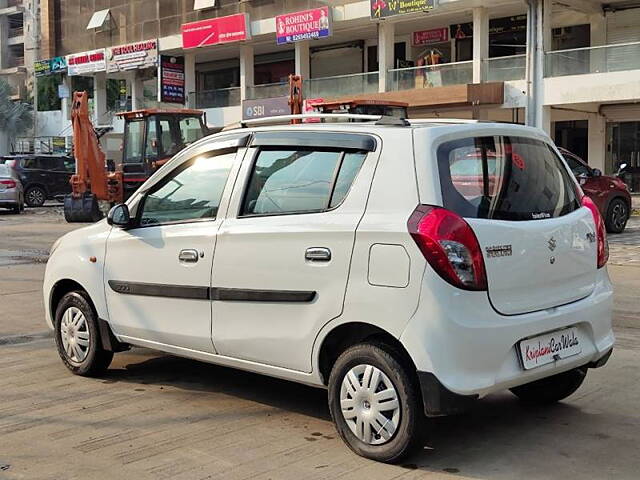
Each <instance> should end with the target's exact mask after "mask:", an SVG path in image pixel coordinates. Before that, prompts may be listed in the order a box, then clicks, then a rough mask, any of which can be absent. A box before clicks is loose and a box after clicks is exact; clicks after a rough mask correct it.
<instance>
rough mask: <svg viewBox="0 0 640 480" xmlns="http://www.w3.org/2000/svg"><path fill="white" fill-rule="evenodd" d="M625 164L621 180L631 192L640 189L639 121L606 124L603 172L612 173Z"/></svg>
mask: <svg viewBox="0 0 640 480" xmlns="http://www.w3.org/2000/svg"><path fill="white" fill-rule="evenodd" d="M623 163H626V164H627V167H626V168H625V170H624V172H623V174H622V177H621V178H622V180H623V181H624V182H625V183H626V184H627V185H628V186H629V189H630V190H631V191H633V192H638V191H640V122H612V123H608V124H607V162H606V167H605V173H607V174H614V173H616V172H617V171H618V169H619V167H620V165H622V164H623Z"/></svg>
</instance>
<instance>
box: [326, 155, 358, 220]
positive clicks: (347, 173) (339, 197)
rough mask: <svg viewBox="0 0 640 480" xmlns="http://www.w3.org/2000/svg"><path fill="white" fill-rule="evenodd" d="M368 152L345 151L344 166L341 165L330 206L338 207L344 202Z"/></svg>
mask: <svg viewBox="0 0 640 480" xmlns="http://www.w3.org/2000/svg"><path fill="white" fill-rule="evenodd" d="M366 156H367V154H366V153H364V152H350V153H345V155H344V160H343V161H342V166H341V167H340V173H339V174H338V179H337V180H336V186H335V188H334V189H333V196H332V197H331V203H330V204H329V207H330V208H334V207H337V206H338V205H340V204H341V203H342V201H343V200H344V198H345V197H346V196H347V193H349V189H350V188H351V184H352V183H353V180H354V179H355V178H356V176H357V175H358V172H359V171H360V168H361V167H362V164H363V163H364V159H365V158H366Z"/></svg>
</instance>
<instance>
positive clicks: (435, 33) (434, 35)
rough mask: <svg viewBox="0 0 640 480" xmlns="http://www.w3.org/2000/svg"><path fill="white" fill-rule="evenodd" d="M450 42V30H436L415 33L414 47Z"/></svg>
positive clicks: (413, 38)
mask: <svg viewBox="0 0 640 480" xmlns="http://www.w3.org/2000/svg"><path fill="white" fill-rule="evenodd" d="M448 41H449V29H448V28H447V27H445V28H434V29H433V30H421V31H419V32H413V37H412V42H411V43H412V45H413V46H414V47H417V46H420V45H431V44H433V43H442V42H448Z"/></svg>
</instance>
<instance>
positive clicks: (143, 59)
mask: <svg viewBox="0 0 640 480" xmlns="http://www.w3.org/2000/svg"><path fill="white" fill-rule="evenodd" d="M157 64H158V40H146V41H144V42H136V43H130V44H128V45H120V46H118V47H109V48H107V72H108V73H114V72H124V71H127V70H135V69H138V68H151V67H155V66H156V65H157Z"/></svg>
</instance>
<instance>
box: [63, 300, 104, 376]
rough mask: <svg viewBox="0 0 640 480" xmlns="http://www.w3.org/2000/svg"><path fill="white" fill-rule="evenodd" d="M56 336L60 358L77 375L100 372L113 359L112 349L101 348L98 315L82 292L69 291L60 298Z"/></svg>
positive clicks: (92, 374)
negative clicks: (110, 350)
mask: <svg viewBox="0 0 640 480" xmlns="http://www.w3.org/2000/svg"><path fill="white" fill-rule="evenodd" d="M55 340H56V345H57V347H58V354H59V355H60V358H61V359H62V361H63V363H64V364H65V366H66V367H67V368H68V369H69V370H71V371H72V372H73V373H75V374H76V375H82V376H87V377H91V376H99V375H100V374H102V373H104V371H105V370H106V369H107V368H108V367H109V364H110V363H111V360H112V359H113V352H109V351H106V350H104V349H103V348H102V342H101V340H100V334H99V331H98V318H97V316H96V314H95V312H94V311H93V307H92V306H91V304H90V303H89V300H88V297H87V296H86V294H84V292H70V293H67V294H66V295H65V296H64V297H62V300H60V303H59V304H58V307H57V308H56V316H55Z"/></svg>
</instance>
